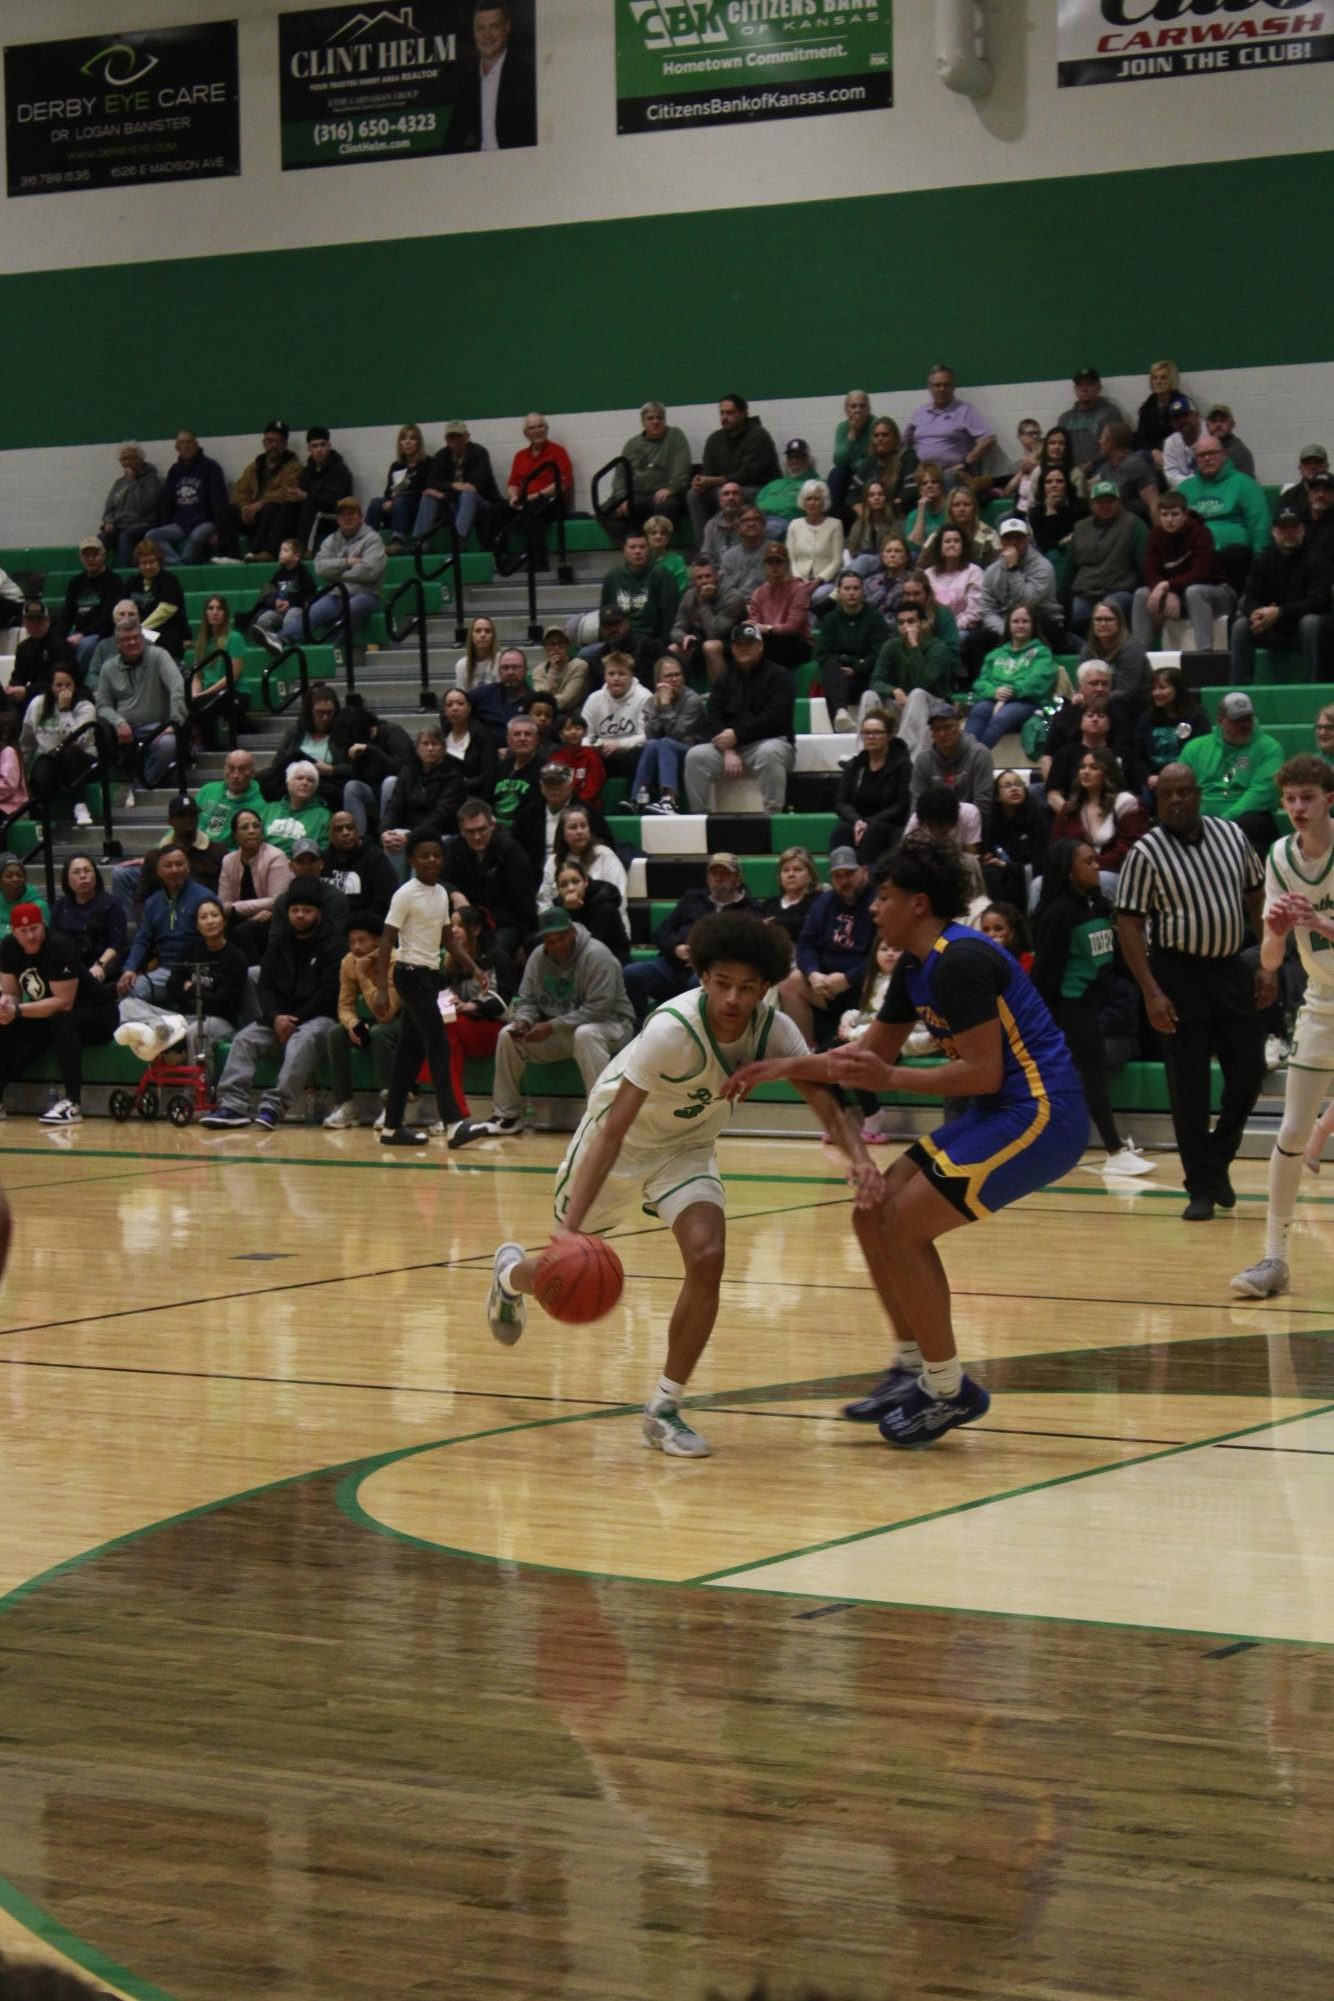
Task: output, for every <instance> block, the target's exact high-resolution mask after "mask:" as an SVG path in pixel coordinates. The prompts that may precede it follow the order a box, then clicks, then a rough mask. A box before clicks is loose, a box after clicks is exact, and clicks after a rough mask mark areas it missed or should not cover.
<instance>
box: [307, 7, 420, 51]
mask: <svg viewBox="0 0 1334 2001" xmlns="http://www.w3.org/2000/svg"><path fill="white" fill-rule="evenodd" d="M412 16H413V9H412V8H411V7H379V8H377V9H376V11H375V13H373V14H354V15H353V16H352V18H351V20H350V21H344V23H343V25H342V27H341V28H335V29H334V31H333V33H332V34H331V35H330V36H329V37H328V40H329V41H331V42H359V41H361V39H362V38H363V36H365V35H371V34H374V32H375V30H376V29H377V28H400V29H402V30H403V32H404V33H405V34H409V35H415V34H416V32H417V23H416V22H415V21H414V19H413V18H412Z"/></svg>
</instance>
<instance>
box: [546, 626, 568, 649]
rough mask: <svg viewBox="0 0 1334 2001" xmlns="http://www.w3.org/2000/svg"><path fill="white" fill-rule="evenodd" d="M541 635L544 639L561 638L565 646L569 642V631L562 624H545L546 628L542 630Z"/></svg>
mask: <svg viewBox="0 0 1334 2001" xmlns="http://www.w3.org/2000/svg"><path fill="white" fill-rule="evenodd" d="M542 637H543V639H544V640H545V639H563V640H564V641H565V644H566V645H567V646H568V645H569V644H570V635H569V633H568V632H567V631H566V630H565V627H564V626H563V625H549V626H547V627H546V629H545V631H544V632H543V634H542Z"/></svg>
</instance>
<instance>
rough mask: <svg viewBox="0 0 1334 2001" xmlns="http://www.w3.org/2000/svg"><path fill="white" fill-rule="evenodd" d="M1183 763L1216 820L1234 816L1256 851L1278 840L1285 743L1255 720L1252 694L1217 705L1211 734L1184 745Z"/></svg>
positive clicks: (1236, 695)
mask: <svg viewBox="0 0 1334 2001" xmlns="http://www.w3.org/2000/svg"><path fill="white" fill-rule="evenodd" d="M1181 762H1182V763H1183V764H1184V765H1186V766H1187V767H1188V768H1189V769H1190V770H1191V771H1193V772H1194V774H1195V778H1196V781H1197V783H1198V784H1199V788H1200V810H1201V812H1203V813H1204V815H1205V816H1206V818H1208V819H1212V820H1235V821H1236V823H1237V825H1238V826H1239V827H1240V828H1241V830H1242V832H1243V833H1244V834H1245V836H1246V838H1247V840H1248V841H1249V842H1250V844H1251V846H1252V847H1253V848H1254V849H1255V851H1256V853H1257V854H1260V855H1266V854H1268V852H1269V849H1270V847H1271V845H1272V844H1273V842H1274V841H1276V840H1277V839H1278V827H1277V824H1276V823H1275V820H1274V814H1275V812H1276V811H1277V808H1278V783H1277V773H1278V768H1279V766H1280V765H1281V764H1282V762H1283V746H1282V745H1281V744H1280V743H1279V741H1278V738H1277V737H1272V736H1266V735H1265V733H1264V731H1263V730H1260V729H1257V728H1256V724H1255V708H1254V705H1253V704H1252V702H1251V698H1250V696H1249V695H1247V694H1243V693H1242V692H1241V690H1240V689H1233V691H1232V693H1231V694H1228V695H1224V697H1223V699H1222V701H1221V702H1220V703H1219V704H1218V722H1217V724H1216V725H1215V727H1214V728H1213V729H1212V730H1210V732H1209V734H1208V736H1200V737H1195V738H1194V739H1193V740H1192V741H1191V742H1190V743H1187V744H1183V745H1182V747H1181Z"/></svg>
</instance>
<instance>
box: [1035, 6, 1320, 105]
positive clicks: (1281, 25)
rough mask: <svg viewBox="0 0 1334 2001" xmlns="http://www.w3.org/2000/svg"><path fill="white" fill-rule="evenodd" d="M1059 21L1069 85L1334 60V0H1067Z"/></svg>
mask: <svg viewBox="0 0 1334 2001" xmlns="http://www.w3.org/2000/svg"><path fill="white" fill-rule="evenodd" d="M1057 21H1058V41H1057V80H1058V82H1059V83H1060V84H1061V86H1062V88H1068V87H1069V86H1070V85H1072V84H1086V83H1140V82H1142V81H1143V80H1144V79H1145V78H1146V77H1162V76H1220V75H1223V74H1224V73H1226V72H1229V71H1232V70H1251V71H1254V70H1272V69H1275V68H1278V67H1283V68H1286V67H1290V66H1291V65H1292V64H1293V63H1327V62H1330V61H1331V60H1334V0H1329V4H1318V5H1313V4H1312V3H1311V0H1060V11H1059V14H1058V17H1057Z"/></svg>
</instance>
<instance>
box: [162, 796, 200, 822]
mask: <svg viewBox="0 0 1334 2001" xmlns="http://www.w3.org/2000/svg"><path fill="white" fill-rule="evenodd" d="M198 811H199V807H198V806H197V804H196V803H195V801H194V800H193V799H192V798H191V797H190V794H189V793H188V792H178V793H177V794H176V796H175V798H174V799H169V800H168V801H167V818H168V819H169V820H173V819H175V820H179V818H180V817H181V814H182V813H197V812H198Z"/></svg>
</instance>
